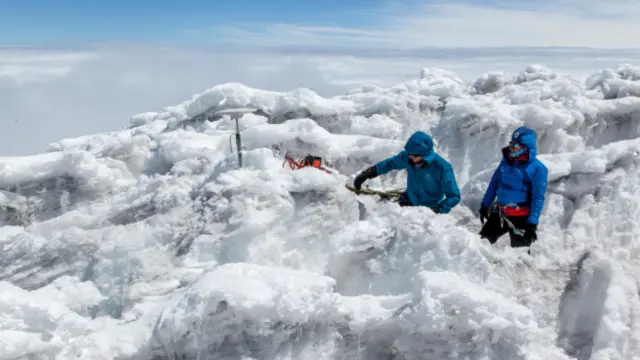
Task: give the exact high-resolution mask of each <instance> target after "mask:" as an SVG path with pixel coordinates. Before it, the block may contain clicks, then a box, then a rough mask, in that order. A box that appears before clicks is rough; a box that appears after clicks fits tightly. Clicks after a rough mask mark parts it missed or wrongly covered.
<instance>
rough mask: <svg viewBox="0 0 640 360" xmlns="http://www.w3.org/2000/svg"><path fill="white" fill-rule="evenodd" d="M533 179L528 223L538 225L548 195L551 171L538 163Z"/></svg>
mask: <svg viewBox="0 0 640 360" xmlns="http://www.w3.org/2000/svg"><path fill="white" fill-rule="evenodd" d="M538 164H539V165H538V167H537V169H536V170H535V172H534V174H533V177H532V178H531V206H530V208H531V209H530V211H529V217H528V218H527V222H528V223H530V224H536V225H537V224H538V219H539V218H540V214H541V213H542V208H543V207H544V198H545V195H546V193H547V179H548V177H547V176H548V174H549V170H548V169H547V167H546V166H544V164H542V163H541V162H540V163H538Z"/></svg>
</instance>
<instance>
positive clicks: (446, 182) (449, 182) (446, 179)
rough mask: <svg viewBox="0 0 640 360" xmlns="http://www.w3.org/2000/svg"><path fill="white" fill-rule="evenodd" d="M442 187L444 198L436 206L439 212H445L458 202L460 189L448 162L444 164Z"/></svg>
mask: <svg viewBox="0 0 640 360" xmlns="http://www.w3.org/2000/svg"><path fill="white" fill-rule="evenodd" d="M442 187H443V191H444V196H445V198H444V199H443V200H442V201H441V202H440V204H439V206H438V207H439V208H440V212H441V213H443V214H446V213H448V212H449V211H451V209H453V207H454V206H456V205H458V203H459V202H460V189H459V188H458V183H457V182H456V175H455V174H454V172H453V167H451V165H450V164H445V166H444V173H443V179H442Z"/></svg>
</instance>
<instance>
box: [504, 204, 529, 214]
mask: <svg viewBox="0 0 640 360" xmlns="http://www.w3.org/2000/svg"><path fill="white" fill-rule="evenodd" d="M498 208H499V209H500V211H502V213H503V214H505V215H507V216H528V215H529V207H528V206H519V207H514V206H505V205H498Z"/></svg>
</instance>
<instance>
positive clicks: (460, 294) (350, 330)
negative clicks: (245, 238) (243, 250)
mask: <svg viewBox="0 0 640 360" xmlns="http://www.w3.org/2000/svg"><path fill="white" fill-rule="evenodd" d="M418 280H419V281H420V282H421V283H422V285H421V286H420V288H421V289H422V292H421V293H420V294H419V295H420V297H419V298H418V299H417V300H415V303H412V301H411V300H412V299H411V297H410V296H406V295H405V296H396V297H378V298H374V297H370V296H367V295H361V296H355V297H345V296H341V295H339V294H337V293H336V292H334V290H333V288H334V286H335V280H334V279H332V278H330V277H326V276H321V275H319V274H314V273H308V272H302V271H296V270H291V269H285V268H276V267H265V266H258V265H250V264H237V263H236V264H227V265H222V266H220V267H218V268H216V269H215V270H213V271H211V272H208V273H206V274H205V275H203V277H202V278H200V279H198V280H197V281H196V282H194V283H193V285H192V286H191V287H190V288H189V289H187V290H186V291H184V292H183V293H180V294H176V295H175V296H174V297H173V298H172V300H170V302H171V303H172V304H173V306H172V307H169V308H168V310H166V311H164V312H163V313H162V315H161V316H160V318H159V320H158V324H157V326H156V327H155V330H154V337H153V341H152V344H153V345H152V347H151V348H150V349H148V350H147V351H149V352H151V353H152V355H147V356H150V357H151V356H155V357H159V358H172V357H177V356H187V357H189V358H192V357H193V358H197V357H200V356H206V357H211V358H218V359H232V358H237V357H238V356H242V355H245V356H252V357H254V358H278V357H282V356H287V357H291V358H296V359H297V358H309V359H310V358H312V357H320V358H332V359H381V358H384V356H385V355H386V356H388V354H390V353H392V352H395V353H396V354H401V356H402V358H403V359H421V358H424V356H425V355H428V356H439V357H451V356H460V357H471V358H482V357H489V358H493V357H496V356H500V357H505V356H508V357H509V358H513V359H524V358H526V357H525V354H526V351H524V348H526V345H527V342H528V337H530V336H531V334H532V332H533V331H535V326H534V325H535V324H534V323H533V316H532V315H533V314H532V313H531V311H529V310H528V309H526V308H525V307H523V306H520V305H517V304H513V303H511V302H510V301H508V300H507V299H504V298H502V299H500V298H498V299H496V298H495V295H494V294H493V293H491V292H488V291H486V290H484V289H482V288H481V287H479V286H478V285H475V284H473V283H470V282H468V281H464V280H461V279H460V278H459V277H458V276H457V275H455V274H453V273H449V272H422V273H420V274H419V279H418ZM452 287H453V288H454V290H453V291H452ZM470 291H473V293H474V294H475V297H474V298H471V297H470V296H469V294H468V292H470ZM401 305H402V307H401ZM397 309H400V311H394V310H397ZM381 331H386V332H388V334H386V335H385V336H384V338H387V339H389V338H395V340H393V341H390V342H388V343H387V344H378V346H375V345H374V344H371V343H367V342H364V343H363V342H360V343H358V342H357V341H355V339H357V338H364V339H367V338H373V337H376V336H377V337H380V336H381V334H380V332H381ZM376 333H377V334H376ZM391 333H395V334H396V335H395V336H391ZM416 338H421V339H423V340H422V341H418V342H416V341H415V339H416ZM387 341H388V340H387ZM385 346H388V348H385ZM391 347H393V348H394V349H392V348H391ZM358 354H359V355H358Z"/></svg>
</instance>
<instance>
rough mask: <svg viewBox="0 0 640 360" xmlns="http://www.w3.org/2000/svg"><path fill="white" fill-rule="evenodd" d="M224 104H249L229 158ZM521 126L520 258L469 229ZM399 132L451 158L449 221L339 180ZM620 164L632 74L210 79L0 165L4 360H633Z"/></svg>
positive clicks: (630, 128)
mask: <svg viewBox="0 0 640 360" xmlns="http://www.w3.org/2000/svg"><path fill="white" fill-rule="evenodd" d="M233 108H249V109H254V110H256V111H253V112H248V113H247V112H245V113H244V114H243V115H240V119H239V122H238V125H239V128H240V131H241V139H242V146H243V166H242V168H239V166H238V165H239V164H238V160H237V156H236V143H235V138H234V133H235V129H236V123H235V119H234V118H233V117H232V116H230V115H229V114H222V115H221V114H220V113H219V111H220V110H228V109H233ZM250 111H251V110H250ZM521 125H526V126H530V127H532V128H533V129H535V130H536V131H537V133H538V144H539V153H540V156H539V157H540V159H541V160H542V161H543V162H544V163H545V164H546V165H547V167H548V168H549V190H548V193H547V199H546V204H545V209H544V213H543V216H542V217H541V222H540V226H539V240H538V241H537V242H536V243H534V245H533V246H532V256H531V257H529V256H528V255H526V253H525V251H526V250H523V249H511V248H509V247H508V246H507V244H508V236H505V237H503V238H502V239H501V240H500V241H499V242H498V243H497V244H495V245H494V246H491V245H490V244H489V243H488V242H487V241H486V240H482V239H480V238H479V236H478V235H477V232H478V230H479V228H480V221H479V219H478V217H477V215H476V214H477V210H478V207H479V201H480V198H481V197H482V195H483V193H484V190H485V189H486V187H487V182H488V180H489V177H490V176H491V173H492V171H493V169H495V167H496V166H497V163H498V161H499V160H500V151H499V150H500V148H501V147H502V146H504V145H505V144H506V142H507V141H508V138H509V136H510V134H511V132H512V131H513V130H514V129H515V128H516V127H518V126H521ZM418 129H420V130H424V131H427V132H428V133H430V134H432V135H433V137H434V139H435V141H436V143H437V151H438V152H439V153H440V154H441V155H442V156H444V157H445V158H446V159H448V160H449V161H450V162H451V163H452V164H453V166H454V169H455V174H456V177H457V180H458V183H459V186H460V188H461V189H462V202H461V203H460V205H458V206H457V207H456V208H455V209H454V210H453V211H452V212H451V213H449V214H446V215H435V214H434V213H433V212H432V211H431V210H430V209H427V208H401V207H399V206H398V205H396V204H395V203H393V202H384V201H377V199H376V198H374V197H367V196H360V195H358V196H356V195H355V194H354V193H352V192H350V191H348V190H347V189H346V188H345V186H344V185H345V184H346V183H350V182H351V181H352V179H353V176H354V174H356V173H357V172H358V171H361V170H363V169H364V168H366V167H367V166H370V165H372V164H373V163H375V162H377V161H379V160H382V159H384V158H386V157H388V156H391V155H393V154H395V153H396V152H397V151H399V150H401V149H402V146H403V145H404V142H405V141H406V139H407V137H408V136H409V135H410V134H411V133H412V132H413V131H415V130H418ZM285 154H288V155H289V156H292V157H294V158H297V159H299V158H301V157H303V156H305V155H307V154H313V155H317V156H321V157H322V158H323V161H324V165H326V166H327V168H328V169H329V170H330V171H331V173H327V172H323V171H320V170H318V169H315V168H311V167H308V168H302V169H298V170H292V169H291V168H289V167H288V166H287V165H286V164H285V166H283V160H284V156H285ZM639 154H640V68H638V67H633V66H631V65H623V66H620V67H619V68H617V69H603V70H599V71H597V72H595V73H594V74H593V75H592V76H590V77H589V78H587V79H584V80H582V81H580V80H576V79H572V78H568V77H565V76H562V75H560V74H556V73H554V72H553V71H552V70H550V69H547V68H545V67H543V66H530V67H528V68H526V69H525V70H523V71H522V72H521V73H519V74H515V75H509V74H503V73H500V72H492V73H488V74H485V75H483V76H481V77H480V78H478V80H477V81H475V82H474V83H471V84H467V83H465V82H463V81H462V80H460V79H459V78H458V77H457V76H456V75H455V74H453V73H451V72H448V71H445V70H441V69H424V70H423V71H422V73H421V75H420V78H418V79H416V80H414V81H409V82H407V83H404V84H399V85H397V86H394V87H391V88H380V87H377V86H363V87H361V88H359V89H354V90H353V91H350V92H349V93H347V94H344V95H342V96H337V97H333V98H323V97H320V96H318V95H317V94H315V93H314V92H312V91H310V90H308V89H297V90H294V91H291V92H285V93H280V92H274V91H266V90H258V89H252V88H249V87H247V86H244V85H242V84H237V83H228V84H221V85H217V86H215V87H213V88H211V89H208V90H206V91H204V92H202V93H200V94H198V95H195V96H193V97H192V98H191V99H189V100H187V101H185V102H183V103H182V104H179V105H176V106H171V107H167V108H164V109H162V110H160V111H158V112H147V113H143V114H139V115H136V116H133V117H132V118H131V121H130V123H129V126H128V127H127V128H126V129H125V130H123V131H120V132H114V133H107V134H96V135H89V136H84V137H80V138H74V139H64V140H61V141H59V142H57V143H55V144H51V146H50V151H48V152H47V153H43V154H40V155H37V156H29V157H13V158H0V190H1V191H0V206H1V209H2V213H0V220H2V227H1V228H0V245H1V249H0V250H1V251H0V261H1V265H2V266H1V267H0V359H1V360H17V359H29V360H37V359H57V360H69V359H86V360H102V359H105V360H106V359H119V360H123V359H131V360H165V359H166V360H169V359H221V360H226V359H229V360H230V359H244V360H249V359H256V360H258V359H259V360H267V359H268V360H288V359H300V360H304V359H313V360H325V359H332V360H336V359H344V360H347V359H349V360H358V359H361V360H391V359H394V360H411V359H430V360H437V359H474V360H475V359H477V360H480V359H501V360H502V359H504V360H525V359H527V360H529V359H531V360H533V359H544V360H562V359H580V360H587V359H593V360H604V359H607V360H623V359H625V360H626V359H640V301H639V296H638V293H639V289H638V278H639V277H640V177H639V176H640V157H639ZM404 179H405V174H404V173H403V172H394V173H390V174H388V175H385V176H381V177H378V178H376V179H374V180H370V181H369V182H368V185H370V186H371V187H377V188H388V189H391V188H393V189H396V188H402V187H404V185H405V184H404Z"/></svg>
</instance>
